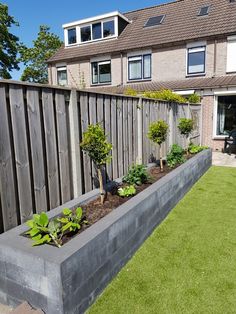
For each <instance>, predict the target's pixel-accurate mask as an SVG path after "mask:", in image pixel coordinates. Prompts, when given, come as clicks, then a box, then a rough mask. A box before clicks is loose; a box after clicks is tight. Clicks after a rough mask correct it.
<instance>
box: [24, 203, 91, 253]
mask: <svg viewBox="0 0 236 314" xmlns="http://www.w3.org/2000/svg"><path fill="white" fill-rule="evenodd" d="M62 213H63V215H62V216H61V217H57V218H54V219H52V220H49V218H48V215H47V214H46V213H45V212H42V213H41V214H35V215H33V218H32V219H31V220H28V221H27V223H26V224H27V226H29V227H30V230H29V231H27V232H26V233H25V234H26V235H28V236H29V237H30V238H31V239H32V240H33V246H37V245H41V244H46V243H54V244H55V245H56V246H57V247H61V246H62V238H63V236H64V235H65V234H66V233H69V232H76V231H78V230H79V229H80V228H81V224H84V223H87V221H85V220H84V219H83V211H82V208H81V207H78V208H77V209H76V210H75V211H74V212H72V211H71V210H70V209H68V208H65V209H64V210H63V212H62Z"/></svg>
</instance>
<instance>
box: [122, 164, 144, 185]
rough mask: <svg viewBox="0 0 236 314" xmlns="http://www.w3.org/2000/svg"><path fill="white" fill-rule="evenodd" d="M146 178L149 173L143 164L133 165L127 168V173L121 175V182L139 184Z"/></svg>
mask: <svg viewBox="0 0 236 314" xmlns="http://www.w3.org/2000/svg"><path fill="white" fill-rule="evenodd" d="M148 180H149V175H148V172H147V168H146V167H145V166H144V165H133V166H132V167H130V168H129V171H128V173H127V175H126V176H124V177H123V182H125V183H128V184H131V185H141V184H143V183H146V182H147V181H148Z"/></svg>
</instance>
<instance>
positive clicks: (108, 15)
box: [62, 11, 130, 28]
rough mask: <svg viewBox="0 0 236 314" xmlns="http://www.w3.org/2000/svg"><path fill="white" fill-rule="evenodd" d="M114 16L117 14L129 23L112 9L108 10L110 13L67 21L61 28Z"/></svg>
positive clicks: (122, 16)
mask: <svg viewBox="0 0 236 314" xmlns="http://www.w3.org/2000/svg"><path fill="white" fill-rule="evenodd" d="M115 16H119V17H121V18H122V19H123V20H125V21H126V22H128V23H130V21H129V20H128V19H127V17H125V16H124V15H123V14H121V13H120V12H119V11H113V12H110V13H106V14H102V15H97V16H93V17H89V18H87V19H83V20H79V21H75V22H71V23H67V24H64V25H62V27H63V28H70V27H73V26H77V25H82V24H89V23H92V22H95V21H99V20H104V19H108V18H112V17H115Z"/></svg>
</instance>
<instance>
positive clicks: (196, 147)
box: [188, 143, 208, 154]
mask: <svg viewBox="0 0 236 314" xmlns="http://www.w3.org/2000/svg"><path fill="white" fill-rule="evenodd" d="M207 148H208V146H200V145H194V144H193V143H190V144H189V147H188V151H189V153H190V154H197V153H200V152H201V151H203V150H204V149H207Z"/></svg>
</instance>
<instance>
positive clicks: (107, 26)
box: [103, 21, 115, 37]
mask: <svg viewBox="0 0 236 314" xmlns="http://www.w3.org/2000/svg"><path fill="white" fill-rule="evenodd" d="M114 34H115V24H114V21H108V22H104V23H103V37H109V36H112V35H114Z"/></svg>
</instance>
